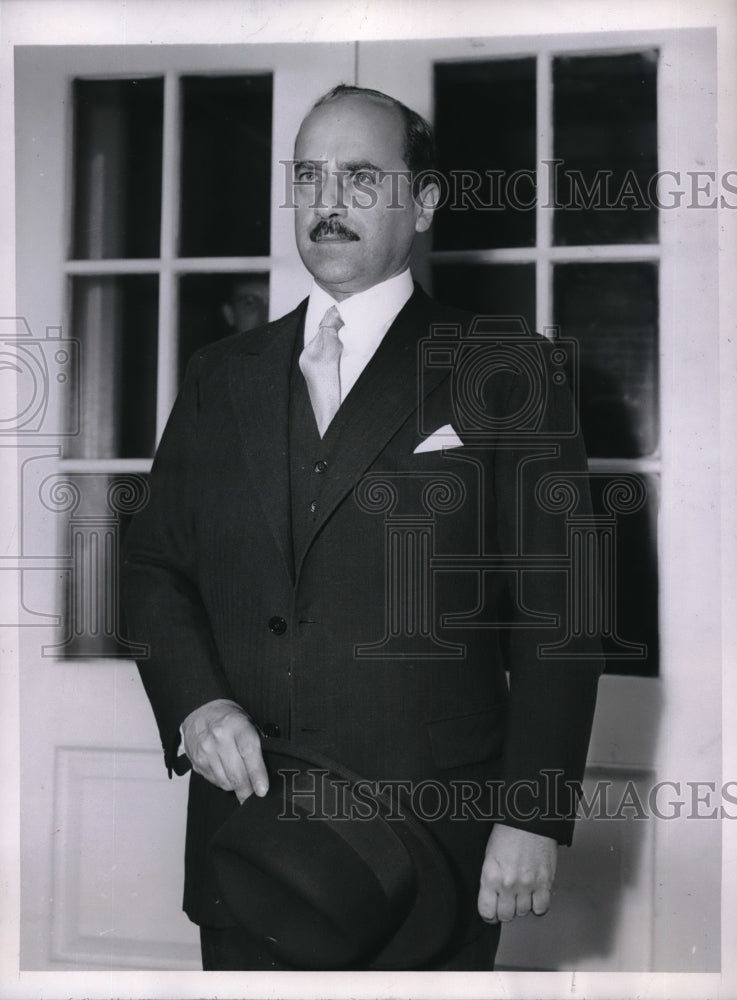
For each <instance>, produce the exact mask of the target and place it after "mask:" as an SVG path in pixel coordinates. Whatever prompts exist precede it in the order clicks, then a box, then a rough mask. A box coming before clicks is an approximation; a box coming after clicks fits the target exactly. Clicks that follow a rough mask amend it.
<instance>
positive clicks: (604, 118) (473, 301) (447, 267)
mask: <svg viewBox="0 0 737 1000" xmlns="http://www.w3.org/2000/svg"><path fill="white" fill-rule="evenodd" d="M657 64H658V54H657V51H655V50H654V49H649V48H647V49H643V50H640V51H630V52H623V53H622V52H620V53H616V54H609V53H600V54H597V55H589V54H581V55H578V54H577V55H568V54H564V53H561V54H555V53H552V54H550V53H540V54H538V55H537V56H536V57H529V56H521V57H514V58H495V59H485V60H479V61H463V62H456V61H453V62H442V61H438V62H436V63H435V65H434V112H435V132H436V141H437V147H438V160H439V166H440V168H441V170H442V171H443V172H444V173H445V175H446V176H447V177H448V184H447V187H446V189H445V190H444V191H443V193H442V194H443V197H442V207H441V209H440V211H439V213H438V217H437V222H436V226H435V227H434V233H435V235H434V242H433V248H432V251H431V253H430V262H431V273H432V283H433V291H434V293H435V295H436V296H437V297H438V298H440V299H441V300H445V301H447V302H448V303H450V304H453V305H458V306H461V307H465V308H467V309H468V308H470V309H473V310H474V311H476V312H479V313H494V314H496V315H515V316H521V317H522V318H523V319H524V320H525V322H526V323H527V326H528V327H529V328H530V329H531V330H534V329H537V330H539V331H544V332H546V333H547V334H548V335H549V336H551V337H555V336H556V335H557V334H558V333H559V334H560V335H562V336H564V337H572V338H575V339H576V340H577V342H578V347H579V371H580V400H579V413H580V419H581V425H582V430H583V434H584V438H585V440H586V446H587V451H588V454H589V460H590V470H591V474H592V493H593V500H594V507H595V512H596V513H598V514H604V513H605V512H606V506H605V504H604V503H603V500H604V498H605V497H606V491H607V486H608V485H609V484H611V481H612V477H613V476H616V475H617V474H621V473H624V472H626V473H630V474H633V475H636V476H637V477H638V479H639V482H640V484H641V485H642V486H643V487H644V491H645V495H646V502H645V505H644V507H643V508H642V509H640V510H639V511H637V512H633V513H632V514H630V515H620V516H619V517H618V519H617V525H616V560H617V575H616V593H615V599H614V609H615V613H616V621H615V623H614V624H615V631H614V635H613V636H612V641H611V642H609V641H608V640H606V641H605V648H606V651H607V653H608V654H609V657H610V659H609V664H608V667H607V669H608V671H610V672H615V673H627V674H638V675H642V676H654V675H657V673H658V624H657V623H658V570H657V542H656V538H657V509H658V508H657V498H658V493H659V473H660V461H659V455H660V452H659V409H658V407H659V399H658V335H659V318H658V317H659V305H658V285H659V281H658V269H659V245H658V212H657V208H656V206H655V205H654V204H653V200H652V198H650V199H648V197H647V192H648V191H649V186H648V185H649V181H650V178H652V177H653V176H654V175H655V173H656V171H657V168H658V158H657V120H658V119H657V101H656V86H657ZM618 639H619V640H624V644H622V643H621V642H619V641H618ZM627 643H630V644H634V645H633V646H632V647H631V648H628V647H627V645H626V644H627ZM643 645H644V646H645V647H646V649H647V652H646V655H643V654H642V651H641V649H640V647H641V646H643Z"/></svg>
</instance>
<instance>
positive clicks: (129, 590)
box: [121, 357, 233, 776]
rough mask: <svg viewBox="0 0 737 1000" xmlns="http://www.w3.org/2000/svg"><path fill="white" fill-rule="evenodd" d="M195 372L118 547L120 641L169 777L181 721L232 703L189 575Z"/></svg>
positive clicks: (182, 766) (195, 364) (193, 548)
mask: <svg viewBox="0 0 737 1000" xmlns="http://www.w3.org/2000/svg"><path fill="white" fill-rule="evenodd" d="M199 365H200V359H199V358H197V357H195V358H194V359H193V360H192V361H191V362H190V365H189V367H188V370H187V374H186V376H185V380H184V385H183V387H182V390H181V392H180V394H179V397H178V399H177V401H176V403H175V404H174V408H173V410H172V412H171V415H170V417H169V421H168V423H167V426H166V430H165V431H164V435H163V437H162V439H161V443H160V445H159V448H158V451H157V453H156V458H155V459H154V463H153V467H152V470H151V477H150V500H149V502H148V504H147V506H146V507H145V508H144V509H143V510H142V511H141V512H140V513H139V514H138V515H136V517H135V518H134V520H133V522H132V524H131V526H130V528H129V530H128V533H127V535H126V538H125V541H124V545H123V560H122V573H121V592H122V599H123V608H124V615H125V620H126V625H127V631H128V636H129V638H130V639H131V640H132V641H134V642H139V643H143V644H145V645H146V646H147V648H148V653H147V655H146V656H145V657H142V658H140V659H139V660H138V669H139V672H140V674H141V679H142V680H143V684H144V687H145V689H146V694H147V695H148V698H149V700H150V702H151V706H152V708H153V711H154V715H155V717H156V721H157V724H158V727H159V733H160V736H161V743H162V746H163V749H164V759H165V763H166V766H167V767H168V768H169V773H170V776H171V771H172V770H174V771H176V773H177V774H183V773H184V772H185V771H186V770H187V769H188V768H189V762H188V761H187V759H186V757H184V756H178V746H179V740H180V737H179V727H180V725H181V723H182V721H183V720H184V719H185V718H186V716H187V715H189V713H190V712H191V711H193V710H194V709H195V708H198V707H199V706H200V705H203V704H205V703H206V702H208V701H211V700H213V699H215V698H232V697H233V695H232V692H231V690H230V688H229V685H228V683H227V681H226V678H225V676H224V674H223V672H222V669H221V667H220V663H219V659H218V654H217V650H216V648H215V643H214V641H213V637H212V633H211V629H210V625H209V622H208V617H207V614H206V610H205V608H204V606H203V603H202V600H201V597H200V594H199V592H198V588H197V582H196V573H195V564H196V553H197V538H196V530H197V529H196V519H195V510H196V496H197V493H196V491H197V475H196V473H197V465H198V461H199V457H198V456H200V448H201V444H200V442H199V440H198V409H199V394H198V369H199Z"/></svg>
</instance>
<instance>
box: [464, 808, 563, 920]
mask: <svg viewBox="0 0 737 1000" xmlns="http://www.w3.org/2000/svg"><path fill="white" fill-rule="evenodd" d="M557 856H558V844H557V843H556V841H555V840H553V839H552V838H551V837H543V836H541V835H540V834H537V833H530V832H529V831H527V830H516V829H514V828H513V827H511V826H504V825H503V824H499V823H498V824H497V825H496V826H495V827H494V829H493V830H492V831H491V836H490V837H489V841H488V843H487V845H486V857H485V858H484V865H483V868H482V869H481V886H480V889H479V901H478V908H479V913H480V914H481V916H482V917H483V919H484V920H486V921H487V922H488V923H490V924H495V923H497V922H498V921H503V922H504V921H507V920H512V919H513V918H514V917H524V916H526V915H527V914H528V913H529V912H530V911H532V912H533V913H536V914H537V915H538V916H542V914H543V913H547V911H548V908H549V906H550V890H551V888H552V886H553V879H554V878H555V866H556V863H557Z"/></svg>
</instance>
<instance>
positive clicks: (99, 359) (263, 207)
mask: <svg viewBox="0 0 737 1000" xmlns="http://www.w3.org/2000/svg"><path fill="white" fill-rule="evenodd" d="M72 94H73V118H74V141H73V164H72V172H73V190H74V203H73V209H72V213H71V225H70V229H71V232H70V240H69V245H70V247H71V255H70V259H69V261H68V262H67V265H66V271H67V275H68V286H67V287H68V296H69V313H70V317H71V336H72V337H73V338H75V339H78V340H79V342H80V356H81V359H82V364H81V366H80V373H79V382H78V384H76V385H72V386H70V393H69V398H70V401H71V400H75V402H76V399H77V396H80V397H81V403H82V405H81V408H80V409H81V413H82V425H81V433H80V434H78V435H75V436H69V437H68V438H67V439H66V441H67V444H66V446H65V447H66V451H65V456H64V457H65V458H66V459H67V460H69V462H70V463H71V467H72V468H74V467H75V460H83V462H84V460H88V461H91V462H92V463H93V468H94V472H91V471H89V470H86V471H84V472H82V471H80V472H79V473H78V476H81V477H83V479H81V480H80V483H83V484H84V487H85V490H84V491H83V492H84V493H85V497H84V498H83V500H84V502H85V504H87V507H89V504H91V505H92V510H91V511H90V509H86V510H85V516H86V517H88V518H89V516H90V513H91V512H92V513H93V514H95V513H96V514H97V516H98V518H101V521H100V525H99V531H97V533H96V531H95V530H93V531H92V533H91V534H90V528H89V525H88V526H87V529H85V530H83V531H81V532H80V531H79V530H78V529H79V525H78V524H77V521H78V520H79V517H80V516H81V515H80V511H79V510H78V509H76V508H75V511H74V512H72V513H71V515H70V520H69V524H68V537H69V538H70V539H74V540H76V541H75V543H74V544H75V545H76V546H77V548H76V549H75V548H74V545H72V548H73V550H74V551H77V550H79V551H78V554H79V555H80V559H81V562H80V563H79V565H77V564H76V563H75V571H74V572H72V573H71V574H70V577H69V581H68V586H67V590H66V592H65V606H66V611H67V613H66V614H65V620H67V621H68V622H69V623H70V625H69V628H70V630H71V631H70V633H69V634H68V635H67V636H66V637H65V639H64V641H63V642H62V643H61V644H60V646H59V647H56V648H57V649H58V652H59V655H68V656H75V657H77V656H116V655H121V652H124V651H125V644H124V643H122V642H121V640H120V623H118V622H117V621H115V618H114V616H113V617H111V616H110V615H109V614H106V613H105V612H104V611H103V604H104V603H105V596H104V595H105V593H106V587H107V588H108V590H109V589H110V588H114V587H115V586H116V583H115V580H114V579H112V577H113V576H115V574H116V572H117V559H116V558H114V559H110V558H108V559H106V558H105V557H104V555H103V553H104V552H105V549H106V547H109V546H110V545H117V544H118V543H119V541H120V538H119V537H118V536H119V534H120V533H121V532H122V529H123V528H124V525H125V517H122V518H121V517H119V514H120V512H119V511H115V510H110V509H109V505H106V502H105V498H106V497H109V496H110V495H111V494H110V492H109V491H110V490H112V491H115V487H116V478H115V477H116V473H120V472H121V471H125V472H128V473H134V474H135V473H138V474H145V472H146V471H147V469H148V466H149V464H150V459H151V457H152V456H153V453H154V450H155V448H156V443H157V440H158V438H159V436H160V435H161V432H162V430H163V426H164V423H165V421H166V418H167V416H168V414H169V411H170V409H171V406H172V403H173V401H174V396H175V395H176V391H177V389H178V386H179V384H180V383H181V380H182V378H183V375H184V370H185V367H186V363H187V361H188V359H189V357H190V356H191V355H192V353H193V352H194V351H195V350H197V349H198V348H200V347H202V346H204V345H206V344H207V343H209V342H210V341H212V340H215V339H218V338H219V337H222V336H225V335H227V334H228V333H232V332H236V331H237V332H244V331H246V330H248V329H250V328H252V327H255V326H258V325H259V324H261V323H263V322H265V321H266V320H267V319H268V312H269V271H270V252H271V227H270V213H271V207H270V206H271V162H272V103H273V74H272V73H269V72H258V73H253V74H241V75H181V76H179V75H172V76H170V77H161V76H158V77H155V76H150V77H133V78H130V79H77V80H75V81H74V84H73V88H72ZM93 479H94V483H93V482H92V480H93ZM140 493H141V497H143V496H144V494H145V489H144V488H141V490H140ZM111 531H112V534H113V535H114V536H115V537H114V538H113V537H112V536H111ZM70 544H72V542H71V541H70ZM80 546H81V547H82V548H84V553H82V552H81V549H80ZM74 551H70V553H69V554H70V556H72V557H73V558H74ZM95 553H98V555H99V556H100V558H99V560H96V559H95V558H94V554H95ZM93 563H94V565H93ZM85 570H87V571H89V572H86V571H85ZM90 573H92V575H93V577H94V579H95V580H96V584H95V585H93V584H92V583H91V581H90ZM105 573H108V574H109V575H110V579H109V580H108V581H107V584H106V583H105V582H104V581H103V574H105Z"/></svg>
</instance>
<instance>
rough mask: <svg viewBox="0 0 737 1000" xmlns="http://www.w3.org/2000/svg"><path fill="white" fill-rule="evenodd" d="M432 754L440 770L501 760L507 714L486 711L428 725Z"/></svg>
mask: <svg viewBox="0 0 737 1000" xmlns="http://www.w3.org/2000/svg"><path fill="white" fill-rule="evenodd" d="M427 731H428V735H429V738H430V750H431V753H432V756H433V760H434V761H435V763H436V764H437V766H438V767H442V768H450V767H461V766H462V765H463V764H474V763H477V762H478V761H482V760H487V759H488V758H490V757H500V756H501V754H502V749H503V746H504V713H503V711H502V710H501V709H487V710H486V711H484V712H474V713H473V714H472V715H458V716H454V717H453V718H451V719H437V720H435V721H434V722H428V723H427Z"/></svg>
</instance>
